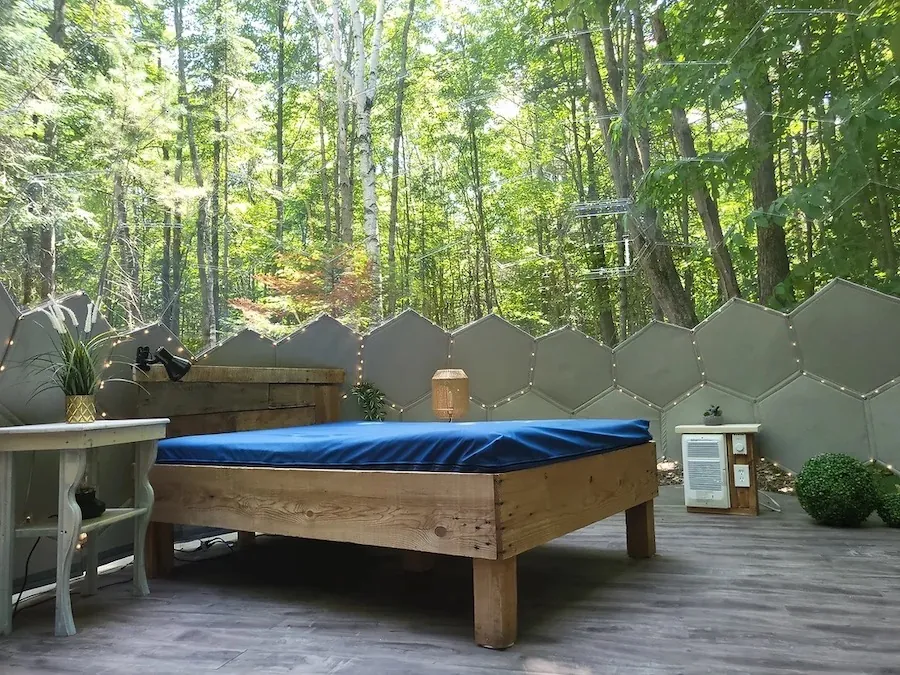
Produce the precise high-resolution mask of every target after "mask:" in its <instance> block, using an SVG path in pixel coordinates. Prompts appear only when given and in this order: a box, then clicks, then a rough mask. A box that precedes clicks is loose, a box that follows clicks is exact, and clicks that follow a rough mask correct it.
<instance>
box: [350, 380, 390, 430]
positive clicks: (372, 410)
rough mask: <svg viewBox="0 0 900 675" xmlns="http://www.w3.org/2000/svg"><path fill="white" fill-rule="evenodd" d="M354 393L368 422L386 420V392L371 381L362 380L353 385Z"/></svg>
mask: <svg viewBox="0 0 900 675" xmlns="http://www.w3.org/2000/svg"><path fill="white" fill-rule="evenodd" d="M353 395H354V396H355V397H356V401H357V403H359V407H360V409H361V410H362V414H363V419H364V420H366V421H368V422H383V421H384V392H382V391H381V390H380V389H379V388H378V387H376V386H375V385H374V384H371V383H370V382H360V383H358V384H356V385H354V387H353Z"/></svg>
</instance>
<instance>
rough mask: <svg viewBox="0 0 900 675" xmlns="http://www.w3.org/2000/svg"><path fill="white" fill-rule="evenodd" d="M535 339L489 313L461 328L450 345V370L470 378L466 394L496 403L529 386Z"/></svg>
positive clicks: (486, 401)
mask: <svg viewBox="0 0 900 675" xmlns="http://www.w3.org/2000/svg"><path fill="white" fill-rule="evenodd" d="M533 352H534V339H533V338H532V337H531V336H530V335H528V333H526V332H524V331H521V330H519V329H518V328H516V327H515V326H513V325H512V324H511V323H509V322H508V321H505V320H503V319H501V318H500V317H499V316H496V315H494V314H491V315H489V316H486V317H484V318H483V319H479V320H478V321H475V322H474V323H470V324H469V325H468V326H466V327H464V328H460V329H459V330H458V331H457V332H455V333H454V334H453V343H452V344H451V345H450V353H451V354H452V359H451V364H452V367H453V368H462V369H463V370H465V371H466V374H467V375H468V376H469V392H470V393H471V394H472V396H474V397H475V398H478V399H481V400H482V401H484V402H485V403H496V402H497V401H499V400H500V399H503V398H506V397H507V396H510V395H512V394H513V393H515V392H517V391H519V390H521V389H525V388H526V387H527V386H528V382H529V379H528V378H529V376H530V373H531V355H532V353H533Z"/></svg>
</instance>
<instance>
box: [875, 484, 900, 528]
mask: <svg viewBox="0 0 900 675" xmlns="http://www.w3.org/2000/svg"><path fill="white" fill-rule="evenodd" d="M876 509H877V511H878V517H879V518H881V519H882V520H883V521H884V524H885V525H887V526H888V527H900V491H897V492H886V493H884V494H882V495H879V496H878V506H877V507H876Z"/></svg>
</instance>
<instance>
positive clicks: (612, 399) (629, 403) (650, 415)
mask: <svg viewBox="0 0 900 675" xmlns="http://www.w3.org/2000/svg"><path fill="white" fill-rule="evenodd" d="M575 417H585V418H593V419H613V420H615V419H619V420H633V419H639V420H648V421H649V422H650V433H651V434H652V435H653V438H654V440H656V452H657V454H658V455H662V454H663V453H664V451H665V443H663V442H662V441H663V438H662V434H661V430H660V422H661V420H660V413H659V411H658V410H656V409H655V408H651V407H650V406H648V405H647V404H645V403H641V402H640V401H636V400H635V399H634V398H633V397H631V396H629V395H628V394H625V393H623V392H621V391H618V390H616V391H611V392H609V393H608V394H604V395H603V396H601V397H600V398H598V399H597V400H596V401H594V402H593V403H591V404H590V405H589V406H587V407H586V408H583V409H582V410H579V411H578V412H577V413H576V414H575Z"/></svg>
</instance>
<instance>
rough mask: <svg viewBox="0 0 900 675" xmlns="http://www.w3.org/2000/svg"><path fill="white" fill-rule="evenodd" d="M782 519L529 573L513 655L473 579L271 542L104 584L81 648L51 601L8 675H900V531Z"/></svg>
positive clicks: (4, 667)
mask: <svg viewBox="0 0 900 675" xmlns="http://www.w3.org/2000/svg"><path fill="white" fill-rule="evenodd" d="M675 490H677V488H675ZM664 501H665V500H664ZM670 501H671V500H670ZM781 501H782V502H783V503H784V502H786V504H785V512H784V513H782V514H770V513H767V514H765V515H763V516H761V517H760V518H758V519H748V518H739V517H723V516H697V515H688V514H687V513H685V512H684V509H683V507H678V506H660V507H658V509H657V541H658V547H659V555H658V556H657V557H656V558H655V559H653V560H649V561H632V560H629V559H628V558H627V557H626V556H625V552H624V549H625V535H624V519H623V518H621V517H616V518H613V519H610V520H608V521H604V522H602V523H598V524H597V525H595V526H593V527H590V528H587V529H585V530H582V531H581V532H577V533H575V534H573V535H570V536H568V537H565V538H563V539H560V540H558V541H557V542H556V543H554V544H551V545H547V546H544V547H542V548H539V549H537V550H535V551H532V552H530V553H528V554H525V555H523V556H521V557H520V564H519V603H520V630H519V642H518V644H517V645H516V646H514V647H513V648H512V649H509V650H507V651H504V652H492V651H488V650H485V649H480V648H478V647H476V646H475V645H474V643H473V642H472V635H471V634H472V605H471V568H470V566H469V565H467V564H466V561H465V560H457V559H450V558H444V559H440V560H439V561H438V564H437V566H436V567H435V569H434V570H432V571H430V572H427V573H421V574H416V573H404V572H402V571H401V570H400V566H399V561H398V558H397V556H395V555H393V554H386V553H385V552H379V551H374V550H371V549H364V548H359V547H354V546H346V545H335V544H327V543H319V542H306V541H298V540H290V539H278V538H274V537H273V538H270V537H265V538H261V539H260V542H259V545H258V546H257V547H255V549H250V550H247V551H242V552H238V553H234V554H231V553H228V551H227V549H225V548H224V547H215V548H214V549H212V551H216V548H218V549H219V551H218V552H219V555H218V556H217V557H215V558H212V557H210V558H207V559H204V560H200V561H199V562H192V563H190V564H184V565H181V566H179V568H178V569H177V570H176V574H175V576H174V577H173V578H171V579H166V580H157V581H155V582H154V583H152V584H151V591H152V595H151V597H149V598H142V599H136V598H133V597H131V596H130V594H129V591H130V585H129V584H127V583H124V584H123V583H118V584H115V583H114V582H117V581H122V580H124V579H126V578H128V574H129V571H128V570H126V571H124V572H121V573H117V574H115V575H111V576H108V577H104V579H103V583H105V584H110V583H114V585H111V586H109V587H108V588H106V589H104V590H102V591H101V592H100V594H99V595H97V596H95V597H93V598H79V597H75V598H74V610H75V621H76V624H77V626H78V628H79V634H78V635H76V636H74V637H72V638H54V637H53V603H52V601H50V602H45V603H43V604H40V605H37V606H35V607H30V608H28V609H26V610H24V611H23V612H21V613H20V614H19V615H18V616H17V617H16V623H15V631H14V632H13V635H12V636H11V637H8V638H4V639H0V673H2V674H3V675H19V674H20V673H96V674H98V675H112V674H120V673H122V674H125V673H154V674H160V675H162V674H166V675H167V674H170V673H173V674H174V673H204V672H207V671H216V672H221V673H295V674H310V673H316V674H319V673H321V674H327V673H341V674H342V675H355V674H362V673H374V674H381V673H384V674H391V675H402V674H409V675H425V674H430V673H435V674H438V675H449V674H451V673H471V674H472V675H488V674H489V673H499V674H501V675H506V674H509V673H522V674H527V675H538V674H545V675H587V674H594V673H601V674H606V673H610V674H615V673H627V674H628V675H636V674H638V673H715V674H720V673H900V531H898V530H889V529H888V528H885V527H882V526H879V525H876V524H874V522H873V524H872V525H871V526H869V527H865V528H862V529H859V530H839V529H828V528H823V527H818V526H815V525H813V524H811V523H810V522H809V520H808V519H807V518H806V517H805V516H804V515H803V514H802V512H800V511H799V509H798V508H797V506H796V503H795V502H793V501H792V500H791V499H790V498H781ZM206 555H207V556H208V555H209V553H207V554H206Z"/></svg>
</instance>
